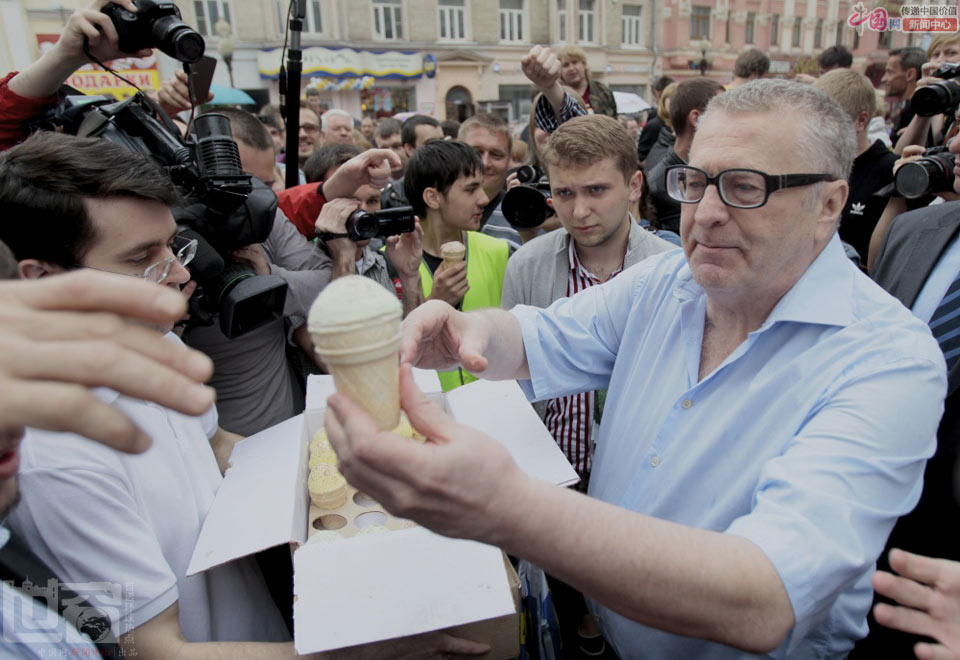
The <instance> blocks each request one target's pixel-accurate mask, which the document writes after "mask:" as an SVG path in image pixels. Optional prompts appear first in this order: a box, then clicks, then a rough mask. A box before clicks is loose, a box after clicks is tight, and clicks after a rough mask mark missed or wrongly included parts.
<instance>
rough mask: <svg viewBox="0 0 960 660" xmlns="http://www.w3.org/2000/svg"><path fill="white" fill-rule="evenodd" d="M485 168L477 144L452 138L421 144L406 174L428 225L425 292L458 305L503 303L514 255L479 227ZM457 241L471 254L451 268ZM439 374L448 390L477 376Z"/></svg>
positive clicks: (475, 306)
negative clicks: (446, 250)
mask: <svg viewBox="0 0 960 660" xmlns="http://www.w3.org/2000/svg"><path fill="white" fill-rule="evenodd" d="M483 170H484V168H483V162H482V161H481V160H480V157H479V156H478V155H477V152H476V151H475V150H474V149H473V148H472V147H470V146H469V145H467V144H464V143H463V142H458V141H456V140H447V141H435V142H430V143H428V144H426V145H424V146H422V147H420V148H419V149H418V150H417V151H416V152H415V153H414V154H413V155H412V156H411V158H410V161H409V162H408V163H407V172H406V174H404V176H403V185H404V189H406V190H407V191H408V193H409V195H410V206H412V207H413V211H414V213H416V214H417V217H419V218H420V221H421V224H422V225H423V260H422V262H421V264H420V281H421V282H422V285H423V295H424V297H425V298H426V299H429V300H443V301H445V302H446V303H448V304H450V305H453V306H455V307H457V308H459V309H478V308H481V307H497V306H499V305H500V297H501V294H502V292H503V274H504V271H505V270H506V267H507V258H508V257H509V256H510V248H509V246H508V245H507V243H506V242H505V241H502V240H500V239H498V238H493V237H491V236H487V235H486V234H481V233H480V232H479V231H477V230H478V229H479V228H480V220H481V219H482V218H483V209H484V207H485V206H486V205H487V202H488V201H489V200H488V199H487V194H486V193H485V192H484V189H483V178H484V174H483ZM452 241H459V242H460V243H463V245H464V246H465V247H466V255H465V256H464V259H463V261H462V262H460V263H458V264H455V265H450V266H448V265H445V264H444V263H443V258H442V256H441V247H442V246H443V245H444V244H445V243H449V242H452ZM439 375H440V384H441V385H442V386H443V389H444V391H447V390H451V389H453V388H455V387H459V386H460V385H463V384H466V383H469V382H471V381H474V380H476V377H475V376H473V375H472V374H470V373H469V372H467V371H466V370H464V369H459V368H458V369H453V370H441V371H440V372H439Z"/></svg>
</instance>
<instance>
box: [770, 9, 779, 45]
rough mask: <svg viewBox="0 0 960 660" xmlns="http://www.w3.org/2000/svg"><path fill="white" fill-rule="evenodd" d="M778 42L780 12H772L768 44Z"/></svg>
mask: <svg viewBox="0 0 960 660" xmlns="http://www.w3.org/2000/svg"><path fill="white" fill-rule="evenodd" d="M778 43H780V14H774V15H773V16H771V17H770V45H771V46H776V45H777V44H778Z"/></svg>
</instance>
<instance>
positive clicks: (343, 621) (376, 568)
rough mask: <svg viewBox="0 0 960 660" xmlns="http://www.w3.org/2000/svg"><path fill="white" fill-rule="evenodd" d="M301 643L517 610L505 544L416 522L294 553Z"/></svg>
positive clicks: (406, 630)
mask: <svg viewBox="0 0 960 660" xmlns="http://www.w3.org/2000/svg"><path fill="white" fill-rule="evenodd" d="M293 560H294V594H295V600H294V604H293V619H294V646H295V647H296V649H297V652H298V653H301V654H304V653H316V652H320V651H329V650H333V649H338V648H344V647H348V646H356V645H358V644H369V643H373V642H379V641H382V640H386V639H393V638H396V637H406V636H408V635H416V634H419V633H424V632H430V631H434V630H442V629H444V628H450V627H452V626H457V625H461V624H467V623H473V622H475V621H484V620H487V619H493V618H496V617H501V616H506V615H509V614H513V613H514V612H516V609H515V603H514V599H513V594H512V591H511V583H510V580H509V576H508V574H507V572H506V570H505V566H504V561H503V554H502V553H501V551H500V550H499V549H498V548H495V547H493V546H489V545H484V544H482V543H476V542H474V541H464V540H459V539H451V538H446V537H443V536H438V535H437V534H434V533H433V532H431V531H429V530H427V529H425V528H422V527H414V528H411V529H403V530H399V531H394V532H389V533H385V534H377V535H371V536H354V537H352V538H348V539H344V540H341V541H333V542H329V543H308V544H307V545H305V546H303V547H302V548H299V549H298V550H297V551H296V552H295V553H294V557H293Z"/></svg>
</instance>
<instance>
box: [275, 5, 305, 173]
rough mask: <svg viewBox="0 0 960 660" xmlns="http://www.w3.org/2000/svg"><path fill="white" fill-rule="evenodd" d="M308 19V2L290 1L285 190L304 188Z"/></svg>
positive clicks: (283, 81) (284, 75) (284, 90)
mask: <svg viewBox="0 0 960 660" xmlns="http://www.w3.org/2000/svg"><path fill="white" fill-rule="evenodd" d="M306 15H307V2H306V0H290V48H289V49H288V50H287V65H286V71H281V72H280V113H281V114H282V115H283V121H284V124H285V125H286V129H287V155H286V158H285V159H284V161H285V162H286V176H285V177H284V179H285V187H287V188H292V187H293V186H296V185H299V184H300V175H299V165H300V162H299V161H300V158H299V155H298V152H299V151H300V149H299V145H300V77H301V76H300V74H301V73H302V72H303V50H302V49H301V48H300V32H302V31H303V19H304V17H305V16H306Z"/></svg>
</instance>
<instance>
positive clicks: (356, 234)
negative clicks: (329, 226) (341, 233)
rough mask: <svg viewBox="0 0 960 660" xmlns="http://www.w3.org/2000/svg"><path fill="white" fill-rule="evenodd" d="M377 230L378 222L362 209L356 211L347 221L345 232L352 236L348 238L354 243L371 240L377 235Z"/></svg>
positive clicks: (375, 217) (371, 214)
mask: <svg viewBox="0 0 960 660" xmlns="http://www.w3.org/2000/svg"><path fill="white" fill-rule="evenodd" d="M379 228H380V221H379V220H377V216H375V215H374V214H373V213H369V212H367V211H364V210H362V209H357V210H356V211H354V212H353V213H351V214H350V217H349V218H348V219H347V231H348V233H350V234H352V236H351V237H350V238H351V239H352V240H355V241H362V240H366V239H368V238H373V237H374V236H376V235H377V230H378V229H379Z"/></svg>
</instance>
